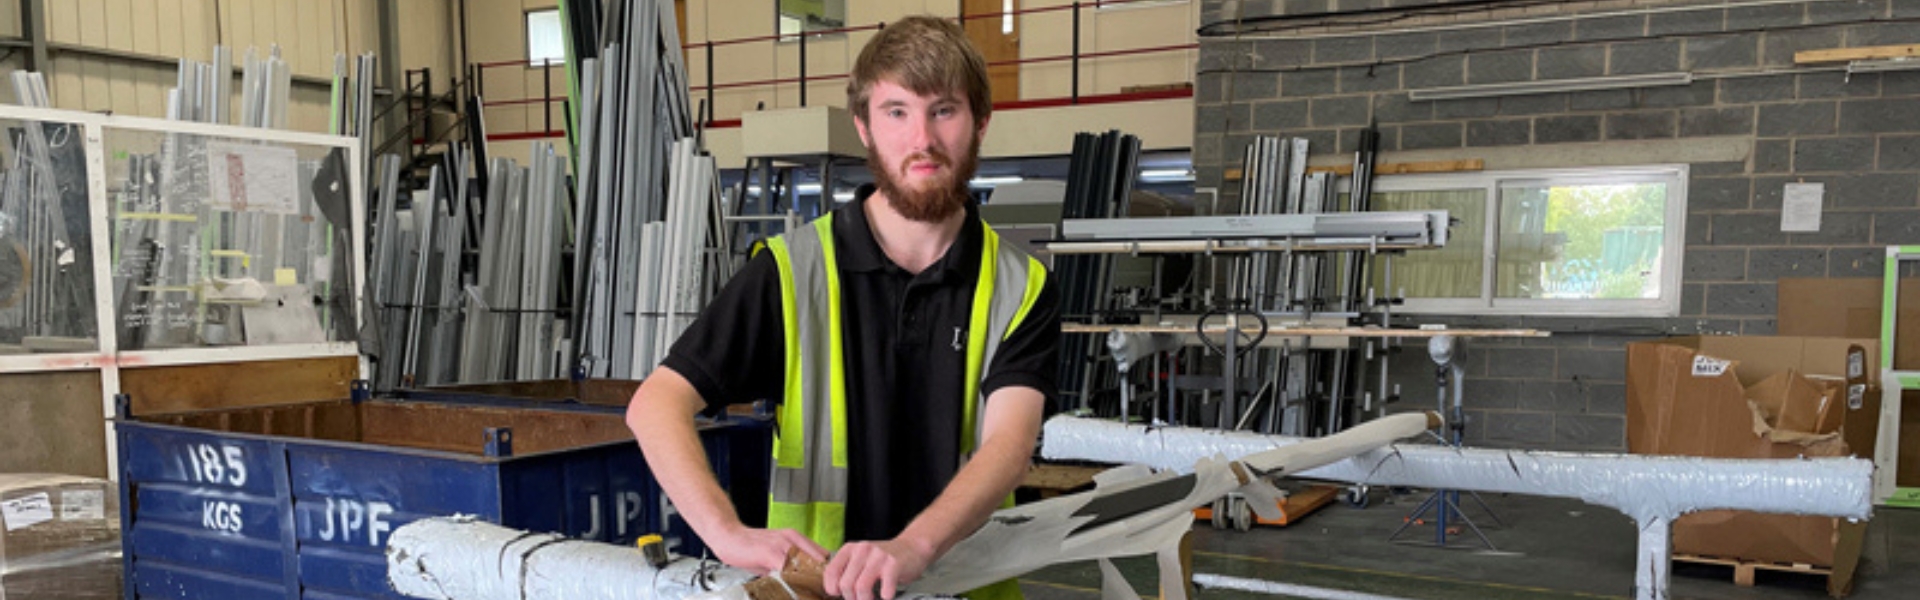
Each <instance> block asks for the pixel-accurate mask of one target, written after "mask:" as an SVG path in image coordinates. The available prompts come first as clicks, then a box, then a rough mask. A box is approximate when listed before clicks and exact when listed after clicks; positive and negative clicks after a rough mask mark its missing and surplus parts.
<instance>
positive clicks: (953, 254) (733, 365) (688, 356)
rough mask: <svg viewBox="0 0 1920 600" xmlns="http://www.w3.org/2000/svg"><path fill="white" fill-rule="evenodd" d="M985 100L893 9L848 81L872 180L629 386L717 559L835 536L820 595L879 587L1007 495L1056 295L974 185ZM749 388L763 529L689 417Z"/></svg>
mask: <svg viewBox="0 0 1920 600" xmlns="http://www.w3.org/2000/svg"><path fill="white" fill-rule="evenodd" d="M990 97H991V96H990V94H989V93H988V88H987V77H986V63H985V61H984V60H983V59H982V58H981V57H980V54H979V52H978V51H977V50H975V49H974V48H973V46H972V45H971V44H969V43H968V42H967V39H966V36H965V34H964V33H963V32H962V31H961V29H960V28H959V27H958V26H957V25H955V24H953V23H951V22H948V21H944V20H941V19H936V18H931V17H911V18H908V19H905V20H902V21H900V22H897V23H892V24H888V25H887V26H886V27H885V29H883V30H882V31H881V32H880V33H879V34H877V35H876V36H875V37H874V38H873V40H872V41H870V42H869V43H868V44H867V46H866V47H865V48H864V49H862V51H861V52H860V57H859V59H858V60H857V61H856V63H855V65H854V69H853V72H852V73H851V75H850V77H849V78H848V84H847V99H848V103H847V104H848V107H849V108H850V109H851V110H852V112H853V113H854V120H855V124H856V126H857V127H858V129H859V131H860V136H861V140H862V141H863V142H864V143H865V144H866V146H867V168H868V170H869V171H871V172H872V173H873V176H874V179H875V183H876V185H874V186H863V187H862V189H861V190H860V191H859V193H858V194H857V197H856V198H855V200H854V201H853V202H851V203H849V204H847V205H845V206H842V207H840V208H838V209H836V210H834V211H832V212H831V213H829V214H827V215H824V216H822V217H820V218H819V219H817V220H815V221H814V222H813V223H811V224H808V225H804V226H801V227H800V228H799V229H797V230H795V231H790V232H788V233H787V234H786V235H783V236H780V237H778V238H774V239H772V240H769V242H768V244H767V248H766V250H765V251H762V252H759V253H757V254H756V255H755V256H754V257H753V258H752V259H751V260H749V261H748V263H747V265H746V267H745V268H744V269H743V270H742V271H741V272H740V273H739V274H738V275H736V276H735V277H734V279H733V280H732V281H731V282H729V283H728V284H727V287H726V289H725V290H724V291H722V292H721V294H720V295H719V297H717V298H716V299H715V300H714V301H713V303H712V304H711V305H709V306H708V307H707V309H706V311H705V313H704V314H702V315H701V317H700V319H699V320H698V321H696V322H695V323H694V324H693V325H692V326H691V327H689V328H688V329H687V331H686V332H685V333H684V334H682V336H681V337H680V339H679V341H677V342H676V343H675V344H674V346H673V348H672V350H671V351H670V352H669V354H668V356H667V358H666V360H665V361H663V362H662V363H661V365H660V367H659V368H658V369H656V370H655V371H654V372H653V374H652V375H651V376H649V377H648V378H647V380H646V382H645V383H644V384H643V385H642V386H641V388H640V390H639V391H638V392H637V393H636V394H635V395H634V399H633V401H632V403H631V404H630V405H629V407H628V410H627V423H628V425H629V426H630V427H631V428H632V429H633V432H634V436H635V437H636V438H637V439H639V440H640V445H641V448H642V449H643V450H644V451H645V453H646V456H647V462H648V465H649V466H650V467H651V468H652V469H653V472H654V476H655V477H656V478H657V479H658V480H659V481H660V483H661V486H662V487H663V488H664V489H665V491H666V492H667V495H668V496H669V497H670V498H671V499H672V500H673V501H674V504H675V506H676V507H677V508H678V510H679V512H680V514H681V516H682V517H684V518H685V519H686V520H687V522H688V523H689V524H690V525H692V526H693V528H694V530H695V531H696V532H698V533H699V534H700V538H701V539H702V540H703V541H705V542H706V544H707V545H708V546H709V547H711V548H712V549H713V551H714V553H715V554H716V555H717V556H718V557H719V558H720V559H721V560H723V561H725V562H727V563H728V564H731V565H734V566H737V567H741V568H744V569H748V570H751V571H755V572H759V573H768V572H772V571H776V570H779V568H780V567H781V565H782V564H783V561H784V560H785V558H786V556H787V553H788V552H789V551H796V550H797V551H800V552H805V553H807V554H811V555H813V556H814V557H816V558H825V557H826V555H827V553H828V552H832V553H833V554H832V556H831V559H830V560H828V561H827V565H826V568H825V581H824V583H825V587H826V591H827V593H829V594H832V595H836V596H843V597H846V598H851V599H857V600H872V598H874V597H876V596H878V597H882V598H891V597H893V596H894V595H895V594H896V592H897V591H898V590H899V588H900V586H904V585H906V584H908V583H911V582H912V581H913V580H914V579H915V578H917V577H919V575H920V574H921V573H922V572H923V571H924V570H925V569H926V568H927V566H928V565H929V564H930V563H932V562H933V561H934V560H936V559H938V558H939V557H940V555H941V554H943V553H945V552H946V551H947V549H949V548H951V547H952V546H953V545H954V544H955V543H957V542H959V541H960V540H961V539H963V538H965V537H966V536H967V535H968V534H970V533H972V532H973V531H974V530H975V529H977V528H979V526H980V525H981V524H983V523H985V521H986V518H987V517H988V516H989V515H990V514H991V513H992V511H993V510H994V509H996V508H998V507H1001V506H1005V505H1010V502H1009V501H1010V500H1011V496H1010V494H1011V493H1012V491H1013V489H1014V488H1015V487H1017V486H1018V485H1019V482H1020V480H1021V479H1022V477H1023V476H1024V474H1025V472H1026V468H1027V464H1028V460H1029V458H1030V457H1031V455H1032V452H1033V447H1034V443H1035V439H1036V438H1037V436H1038V433H1039V428H1040V418H1041V413H1042V411H1043V408H1044V406H1045V405H1046V399H1047V398H1048V397H1049V396H1050V395H1052V394H1054V393H1056V389H1055V388H1056V383H1055V372H1056V369H1057V363H1056V357H1057V354H1058V341H1059V308H1058V306H1057V300H1056V299H1055V293H1054V292H1053V291H1052V288H1051V286H1050V285H1048V284H1047V283H1046V279H1047V277H1046V271H1045V269H1044V268H1043V267H1042V266H1041V265H1040V263H1039V262H1038V261H1035V260H1033V259H1032V258H1031V257H1029V256H1027V255H1026V254H1025V253H1024V252H1022V251H1020V250H1019V249H1017V248H1014V247H1013V245H1012V244H1010V243H1002V242H1001V241H1000V239H999V236H997V235H996V234H994V233H993V230H992V228H990V227H987V226H986V224H985V223H983V222H981V220H980V217H979V215H978V211H977V207H976V206H975V205H974V203H973V202H972V200H971V196H970V195H969V193H968V180H970V179H971V178H972V176H973V170H974V167H975V165H976V163H977V160H978V156H979V152H980V140H981V139H982V136H984V134H985V133H986V130H987V122H988V119H989V117H990V116H991V113H992V104H991V100H990ZM823 193H824V192H823ZM758 399H775V400H778V401H779V402H780V407H779V409H778V414H777V418H778V425H777V427H778V436H777V437H776V439H775V443H774V446H775V448H774V462H775V468H774V472H773V474H772V480H771V484H770V487H771V494H770V499H769V500H770V502H769V504H770V506H769V510H768V515H767V524H766V527H765V528H758V527H755V526H750V525H747V524H745V523H743V521H742V519H741V517H740V516H739V515H737V514H735V511H734V507H733V505H732V503H731V502H730V501H729V499H728V497H727V495H726V492H724V491H722V490H721V489H720V487H719V485H718V484H717V483H716V482H715V479H714V477H713V475H712V474H711V471H710V470H709V467H708V465H707V463H706V461H705V455H704V453H703V452H702V450H701V446H700V442H699V440H698V437H697V435H696V433H695V430H694V427H693V423H694V416H695V415H696V414H697V413H700V412H702V411H718V410H720V409H722V408H724V407H725V406H726V405H727V404H732V403H739V402H751V401H754V400H758ZM968 596H970V597H973V598H983V599H992V600H1000V599H1006V598H1018V597H1019V587H1018V586H1017V585H1014V584H1013V582H1012V581H1008V582H1003V583H1001V584H996V585H994V586H989V587H987V588H983V589H981V590H976V591H975V592H974V593H971V594H968Z"/></svg>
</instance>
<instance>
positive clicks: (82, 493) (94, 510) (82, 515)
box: [60, 490, 107, 521]
mask: <svg viewBox="0 0 1920 600" xmlns="http://www.w3.org/2000/svg"><path fill="white" fill-rule="evenodd" d="M106 516H107V496H106V494H105V493H104V492H101V491H100V490H62V491H61V492H60V520H62V521H98V520H100V519H103V518H106Z"/></svg>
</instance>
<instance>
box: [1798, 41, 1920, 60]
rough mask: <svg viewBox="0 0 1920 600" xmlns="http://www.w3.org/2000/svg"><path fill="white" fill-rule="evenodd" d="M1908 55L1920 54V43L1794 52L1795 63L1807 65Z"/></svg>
mask: <svg viewBox="0 0 1920 600" xmlns="http://www.w3.org/2000/svg"><path fill="white" fill-rule="evenodd" d="M1906 56H1920V44H1900V45H1896V46H1865V47H1860V48H1827V49H1822V50H1803V51H1800V52H1795V53H1793V63H1794V64H1798V65H1805V64H1812V63H1828V62H1846V61H1853V60H1874V59H1879V58H1901V57H1906Z"/></svg>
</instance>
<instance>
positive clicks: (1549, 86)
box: [1407, 71, 1693, 102]
mask: <svg viewBox="0 0 1920 600" xmlns="http://www.w3.org/2000/svg"><path fill="white" fill-rule="evenodd" d="M1690 83H1693V73H1689V72H1686V71H1678V72H1673V73H1647V74H1645V75H1615V76H1611V77H1586V78H1581V79H1547V80H1541V81H1516V82H1513V83H1485V84H1477V85H1462V86H1455V87H1441V88H1426V89H1419V90H1408V91H1407V99H1409V100H1412V101H1414V102H1426V101H1431V100H1457V99H1461V98H1493V97H1499V96H1524V95H1528V94H1554V93H1559V92H1581V91H1589V90H1618V89H1630V88H1645V87H1660V86H1669V85H1687V84H1690Z"/></svg>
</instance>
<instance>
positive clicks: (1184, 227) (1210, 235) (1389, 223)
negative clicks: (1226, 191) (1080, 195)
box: [1060, 210, 1447, 247]
mask: <svg viewBox="0 0 1920 600" xmlns="http://www.w3.org/2000/svg"><path fill="white" fill-rule="evenodd" d="M1060 231H1061V238H1063V239H1064V240H1066V241H1126V240H1155V241H1165V240H1196V239H1247V238H1255V239H1259V238H1265V239H1272V238H1311V239H1350V240H1366V239H1378V240H1381V241H1382V242H1383V243H1398V244H1423V245H1429V246H1431V247H1441V246H1445V245H1446V243H1447V211H1444V210H1425V211H1400V212H1367V213H1318V214H1296V215H1248V216H1224V217H1221V216H1201V217H1158V218H1140V219H1125V220H1109V219H1068V220H1065V221H1061V224H1060Z"/></svg>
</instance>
